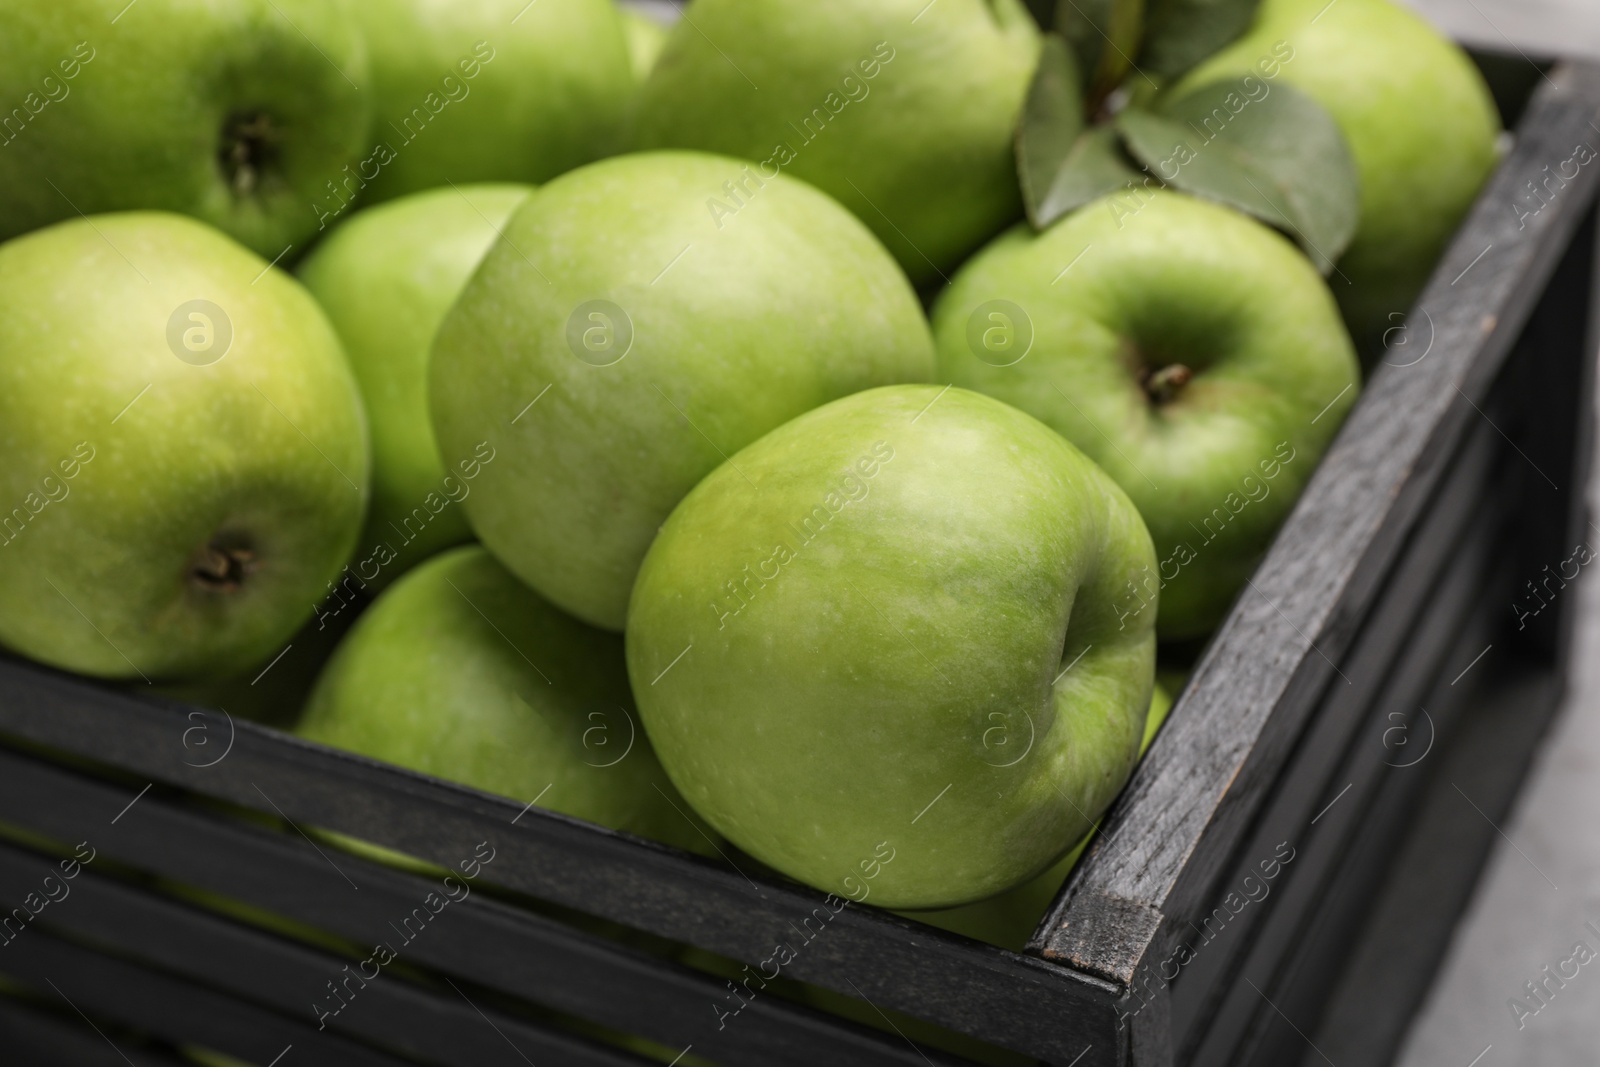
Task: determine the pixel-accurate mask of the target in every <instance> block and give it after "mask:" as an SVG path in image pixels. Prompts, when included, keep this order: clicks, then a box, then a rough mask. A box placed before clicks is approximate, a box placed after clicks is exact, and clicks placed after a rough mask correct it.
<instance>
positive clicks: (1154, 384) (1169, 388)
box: [1144, 363, 1194, 404]
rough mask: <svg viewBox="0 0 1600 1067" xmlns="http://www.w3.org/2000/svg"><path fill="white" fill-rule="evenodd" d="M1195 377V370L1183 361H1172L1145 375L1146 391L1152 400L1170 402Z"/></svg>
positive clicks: (1159, 402) (1161, 402) (1158, 402)
mask: <svg viewBox="0 0 1600 1067" xmlns="http://www.w3.org/2000/svg"><path fill="white" fill-rule="evenodd" d="M1193 379H1194V371H1192V370H1190V369H1189V368H1188V367H1186V366H1184V365H1183V364H1182V363H1170V364H1168V365H1167V366H1165V367H1162V368H1161V369H1160V370H1158V371H1153V372H1151V373H1150V374H1148V375H1147V376H1146V377H1145V380H1144V391H1145V393H1146V394H1147V395H1148V396H1149V397H1150V399H1151V401H1152V402H1154V403H1156V404H1170V403H1171V402H1172V401H1173V400H1176V399H1177V397H1178V394H1179V393H1181V392H1183V387H1184V386H1186V385H1188V384H1189V383H1190V382H1191V381H1192V380H1193Z"/></svg>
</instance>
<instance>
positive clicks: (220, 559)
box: [189, 541, 256, 593]
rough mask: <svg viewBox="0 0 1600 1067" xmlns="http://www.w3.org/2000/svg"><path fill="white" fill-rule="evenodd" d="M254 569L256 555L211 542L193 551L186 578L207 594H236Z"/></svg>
mask: <svg viewBox="0 0 1600 1067" xmlns="http://www.w3.org/2000/svg"><path fill="white" fill-rule="evenodd" d="M255 570H256V554H255V553H254V552H253V551H251V550H250V549H248V548H243V547H240V546H237V545H220V544H218V543H217V542H216V541H212V542H211V543H210V544H208V545H206V546H205V547H204V548H202V549H200V551H199V552H196V553H195V555H194V558H193V559H192V560H191V561H190V564H189V579H190V581H192V582H193V583H194V584H195V586H196V587H198V588H200V589H202V590H204V591H206V592H208V593H236V592H238V591H239V590H240V589H242V588H244V583H245V579H246V578H248V577H249V576H250V575H251V574H252V573H254V572H255Z"/></svg>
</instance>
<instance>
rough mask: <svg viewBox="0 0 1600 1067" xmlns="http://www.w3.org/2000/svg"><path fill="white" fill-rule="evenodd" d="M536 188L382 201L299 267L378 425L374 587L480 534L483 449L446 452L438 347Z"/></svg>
mask: <svg viewBox="0 0 1600 1067" xmlns="http://www.w3.org/2000/svg"><path fill="white" fill-rule="evenodd" d="M532 191H533V190H532V189H531V188H530V187H528V186H525V185H467V186H459V187H457V188H455V189H438V190H434V191H432V192H427V193H417V194H415V195H413V196H409V197H406V198H404V199H401V200H396V201H394V202H392V203H388V204H382V205H379V206H378V207H375V208H371V209H369V210H366V211H362V212H359V213H357V214H356V215H355V216H354V217H353V218H351V220H350V221H349V222H347V223H345V224H344V225H342V226H340V227H339V228H338V229H336V230H335V231H333V233H332V234H331V235H330V236H329V237H328V239H327V240H326V241H324V242H323V243H322V244H320V245H318V246H317V249H316V251H314V252H313V253H312V254H311V256H310V257H309V258H308V259H307V260H306V261H305V262H304V263H303V264H302V265H301V266H300V269H299V275H300V280H301V281H302V282H304V283H305V286H306V288H307V289H310V290H311V295H312V296H315V297H316V298H317V300H318V301H319V302H320V303H321V304H322V307H323V310H324V311H326V312H327V313H328V318H329V319H330V320H332V322H333V326H334V329H335V330H337V331H338V332H339V338H340V340H342V341H343V342H344V348H345V353H346V354H347V355H348V356H349V358H350V366H351V368H352V369H353V370H354V371H355V374H356V380H357V381H358V382H359V383H360V384H361V395H362V399H364V400H365V401H366V405H367V417H368V419H369V420H370V421H371V424H372V510H371V511H370V512H369V513H368V515H367V525H366V527H365V529H364V530H363V531H362V533H361V541H360V544H359V550H358V552H357V563H356V572H357V577H358V578H360V580H361V581H362V582H363V583H365V584H366V585H367V586H368V587H370V588H372V589H374V590H376V589H381V588H382V587H383V586H384V585H386V584H388V583H389V582H390V581H392V580H393V579H394V578H395V577H396V576H397V575H398V574H399V573H400V572H401V571H403V570H405V569H406V568H408V567H410V566H413V565H415V564H416V563H419V562H421V561H422V560H424V559H426V558H427V557H428V556H431V555H433V554H434V553H435V552H438V551H439V550H441V549H444V548H448V547H450V546H451V545H454V544H460V543H461V542H463V541H468V540H471V538H472V530H471V528H470V527H469V526H468V525H467V518H466V514H465V513H464V512H463V511H462V510H461V508H460V506H459V504H460V501H461V500H463V499H465V498H466V496H467V495H468V494H470V493H471V492H472V478H471V477H469V476H468V475H469V473H472V474H475V473H476V470H477V469H478V468H479V467H480V465H481V463H480V458H481V457H477V456H474V455H473V454H472V453H471V452H468V453H466V454H464V455H460V456H452V457H451V460H450V462H449V463H448V464H447V463H446V462H445V461H444V459H442V458H441V457H440V455H439V447H438V445H437V444H435V443H434V439H433V427H432V425H431V424H430V423H429V421H428V396H427V376H428V370H427V368H428V351H429V349H430V348H431V347H432V345H433V335H434V334H435V333H436V332H437V331H438V329H439V323H440V321H441V320H443V319H444V315H445V312H446V311H448V310H449V309H450V305H451V304H453V303H454V302H455V299H456V297H457V295H459V294H460V292H461V289H462V287H463V286H465V285H466V284H467V278H468V277H470V276H471V274H472V272H473V270H474V269H475V268H476V267H477V266H478V263H479V262H480V261H481V260H482V259H483V256H484V253H485V252H487V251H488V250H489V246H490V245H491V244H493V243H494V239H495V237H496V236H497V235H498V234H499V232H500V230H501V229H502V228H503V227H504V226H505V224H506V220H507V219H508V218H510V217H511V212H512V211H513V210H515V208H516V207H517V205H518V204H520V203H521V202H522V201H523V200H525V199H526V198H527V196H528V194H529V193H530V192H532Z"/></svg>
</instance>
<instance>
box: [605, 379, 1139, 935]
mask: <svg viewBox="0 0 1600 1067" xmlns="http://www.w3.org/2000/svg"><path fill="white" fill-rule="evenodd" d="M1154 565H1155V555H1154V551H1153V549H1152V548H1151V543H1150V535H1149V534H1148V533H1147V532H1146V531H1145V528H1144V523H1143V522H1141V521H1140V519H1139V514H1138V512H1137V511H1136V510H1135V509H1134V507H1133V505H1132V503H1131V502H1130V501H1129V500H1128V498H1127V496H1126V495H1125V494H1124V493H1123V492H1122V491H1121V490H1120V489H1118V488H1117V486H1116V484H1115V483H1114V482H1112V481H1111V479H1109V478H1107V477H1106V476H1105V474H1104V473H1103V472H1101V471H1100V469H1099V468H1098V467H1096V466H1095V465H1094V464H1093V463H1091V462H1090V461H1089V460H1088V458H1087V457H1085V456H1084V455H1083V453H1081V452H1079V451H1078V450H1077V449H1075V448H1073V447H1072V446H1071V445H1070V444H1068V443H1067V442H1066V441H1065V440H1064V439H1063V438H1061V437H1060V436H1059V435H1058V434H1055V433H1052V432H1051V431H1050V430H1049V428H1048V427H1046V426H1044V425H1042V424H1041V423H1039V422H1038V421H1036V420H1035V419H1033V418H1031V417H1029V416H1028V415H1025V414H1023V413H1022V412H1020V411H1018V410H1016V409H1015V408H1011V407H1008V406H1006V405H1004V404H1001V403H999V402H997V401H995V400H991V399H990V398H988V397H985V396H981V395H979V394H977V393H971V392H968V391H966V390H963V389H954V388H951V387H949V386H946V387H944V388H943V389H940V388H939V387H937V386H931V385H930V386H914V385H903V386H888V387H884V388H880V389H874V390H871V391H868V392H864V393H860V394H857V395H855V396H851V397H846V398H844V399H842V400H837V401H835V402H833V403H831V404H828V405H826V406H824V407H822V408H819V409H817V410H815V411H812V412H810V413H808V414H806V415H803V416H801V417H800V418H798V419H795V420H794V421H792V422H790V423H788V424H786V425H784V426H782V427H780V428H779V429H777V430H774V431H773V432H772V433H770V434H768V435H767V436H765V437H763V438H762V439H761V440H759V441H757V442H756V443H754V444H752V445H750V446H749V447H747V448H746V449H744V450H743V451H742V452H740V453H738V454H737V455H735V456H734V457H733V458H732V459H730V460H729V462H727V463H726V464H724V465H723V466H721V467H719V468H718V469H717V470H716V471H714V472H713V473H712V474H711V475H710V476H708V477H707V478H706V479H705V481H703V482H701V483H700V484H699V485H698V486H696V487H695V490H694V491H693V492H692V493H690V494H689V495H688V496H687V497H685V498H684V501H683V503H682V504H680V505H679V506H678V508H677V509H676V510H674V511H673V513H672V516H671V518H669V519H668V520H667V522H666V525H665V526H663V527H662V530H661V533H660V536H658V537H657V538H656V541H655V544H654V545H652V546H651V549H650V553H649V555H648V556H647V557H646V558H645V561H644V565H643V567H642V568H641V569H640V571H639V581H638V584H637V585H636V586H635V587H634V592H633V602H632V604H631V606H630V608H629V615H628V631H627V644H628V672H629V675H630V676H631V677H632V679H633V688H634V692H635V694H637V696H638V699H639V711H640V714H641V715H642V716H643V718H644V724H645V728H646V729H647V730H648V731H649V734H650V739H651V741H653V742H654V743H655V746H656V751H657V752H658V753H659V754H660V756H661V762H662V764H663V765H664V766H665V767H666V768H667V773H668V774H670V775H671V776H672V780H673V782H674V783H675V784H676V785H677V786H678V789H679V790H680V791H681V792H682V793H683V795H684V796H685V797H687V798H688V800H689V802H690V803H691V804H693V805H694V807H695V808H696V810H698V811H699V812H700V814H701V815H702V816H704V817H705V819H706V821H708V822H709V823H711V825H712V826H714V827H715V828H716V829H717V830H718V831H719V832H721V833H722V834H723V835H724V836H726V837H727V838H728V839H729V840H730V841H732V842H733V843H734V844H736V845H738V846H739V847H740V848H742V849H744V850H745V851H746V852H748V853H750V855H752V856H754V857H755V858H756V859H758V860H760V861H761V862H763V863H766V864H768V865H769V866H771V867H773V868H776V869H777V870H779V871H781V872H783V873H784V874H786V875H788V876H789V877H791V878H795V879H798V880H800V881H803V882H806V883H808V884H810V885H812V886H815V887H817V888H819V889H824V890H828V891H831V892H833V893H836V894H839V895H841V896H847V897H850V898H851V899H855V900H862V901H866V902H868V903H871V904H874V905H879V906H882V907H887V908H940V907H950V906H953V905H957V904H964V903H968V902H970V901H973V900H980V899H983V898H985V897H990V896H993V895H995V894H996V893H999V892H1002V891H1004V890H1006V889H1009V888H1011V887H1012V886H1015V885H1018V884H1020V883H1022V882H1025V881H1027V880H1028V879H1030V878H1033V877H1035V876H1036V875H1038V874H1040V873H1041V872H1043V871H1044V870H1046V869H1047V868H1049V867H1050V866H1051V865H1053V864H1054V863H1056V862H1057V861H1058V860H1060V859H1061V857H1062V856H1063V855H1064V854H1065V853H1066V852H1067V851H1068V850H1069V849H1070V848H1071V847H1072V846H1073V844H1074V843H1076V842H1077V841H1078V840H1079V839H1080V838H1081V837H1083V835H1084V834H1085V833H1086V832H1087V831H1088V830H1089V828H1090V826H1092V825H1093V822H1094V820H1095V818H1097V817H1098V816H1099V815H1100V813H1101V812H1102V811H1103V810H1104V809H1105V807H1106V805H1107V804H1109V803H1110V802H1111V799H1112V798H1113V797H1114V796H1115V795H1116V793H1117V791H1118V790H1119V789H1120V788H1121V787H1122V783H1123V782H1124V781H1125V780H1126V779H1127V776H1128V773H1129V771H1130V770H1131V769H1132V767H1133V763H1134V758H1135V756H1136V755H1137V753H1138V750H1139V737H1140V734H1141V732H1142V730H1143V726H1144V721H1145V712H1146V709H1147V708H1148V707H1149V706H1150V693H1151V687H1152V685H1153V684H1154V683H1153V672H1154V669H1155V633H1154V622H1155V619H1154V616H1155V610H1154V605H1152V606H1151V608H1150V609H1149V610H1145V611H1143V612H1139V613H1135V614H1133V615H1131V616H1127V615H1122V614H1120V613H1119V611H1118V604H1119V602H1120V598H1121V595H1122V593H1121V591H1122V589H1123V588H1124V587H1125V586H1126V585H1127V583H1128V582H1129V581H1131V580H1133V579H1134V578H1136V577H1137V576H1138V575H1139V574H1141V573H1142V572H1143V570H1144V569H1145V568H1153V567H1154Z"/></svg>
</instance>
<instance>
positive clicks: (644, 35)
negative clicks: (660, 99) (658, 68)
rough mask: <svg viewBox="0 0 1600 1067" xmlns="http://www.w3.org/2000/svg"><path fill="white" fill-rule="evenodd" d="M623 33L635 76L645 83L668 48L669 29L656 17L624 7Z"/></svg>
mask: <svg viewBox="0 0 1600 1067" xmlns="http://www.w3.org/2000/svg"><path fill="white" fill-rule="evenodd" d="M619 10H620V11H621V14H622V32H623V33H624V35H626V37H627V39H628V59H629V61H630V62H631V63H632V64H633V76H634V77H635V78H636V79H638V80H639V81H641V82H642V81H644V80H645V79H646V78H648V77H649V76H650V71H651V70H652V69H653V68H654V67H655V65H656V59H657V58H659V57H660V55H661V50H662V49H663V48H665V47H666V46H667V27H666V26H665V25H664V24H662V23H661V22H660V21H659V20H657V19H656V18H655V17H653V16H651V15H649V14H646V13H645V12H643V11H641V10H639V9H638V8H635V7H627V6H624V7H622V8H620V9H619Z"/></svg>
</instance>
